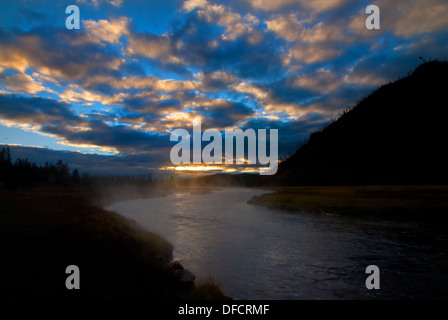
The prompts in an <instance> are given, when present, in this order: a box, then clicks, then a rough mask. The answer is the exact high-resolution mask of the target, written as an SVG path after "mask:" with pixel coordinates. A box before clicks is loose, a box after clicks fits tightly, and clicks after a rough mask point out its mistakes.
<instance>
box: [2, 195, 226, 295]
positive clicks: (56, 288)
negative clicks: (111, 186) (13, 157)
mask: <svg viewBox="0 0 448 320" xmlns="http://www.w3.org/2000/svg"><path fill="white" fill-rule="evenodd" d="M97 198H98V194H95V192H93V191H89V192H86V191H83V190H82V189H80V188H61V187H59V188H57V187H34V188H28V189H18V190H15V191H11V190H5V189H0V203H1V210H0V252H1V260H2V263H1V264H0V265H1V267H0V268H1V271H2V276H3V278H2V283H1V288H2V291H3V292H5V293H8V296H9V298H11V299H16V298H20V299H23V298H32V299H42V300H46V299H51V301H55V300H58V299H66V298H69V299H86V298H87V299H89V298H94V299H101V300H104V299H105V300H116V299H120V300H123V299H125V300H145V301H149V300H148V299H189V298H196V299H203V298H208V299H220V298H224V296H223V294H222V293H221V291H220V290H219V288H217V287H216V286H215V285H214V284H213V283H210V284H203V285H201V286H197V287H196V286H186V285H185V284H182V283H180V282H179V281H178V280H177V279H176V278H175V277H174V276H173V275H172V274H171V273H169V272H168V270H167V269H166V265H167V264H168V263H169V262H170V260H171V259H172V246H171V244H169V243H168V242H167V241H165V240H164V239H162V238H161V237H160V236H158V235H156V234H153V233H150V232H147V231H145V230H143V229H142V228H139V226H138V225H136V223H135V222H134V221H132V220H129V219H126V218H123V217H121V216H120V215H118V214H115V213H113V212H108V211H106V210H103V209H101V208H100V207H98V206H96V205H94V203H95V202H96V201H97ZM72 264H73V265H77V266H78V267H79V269H80V275H81V277H80V279H81V290H67V289H66V288H65V280H66V278H67V277H68V275H67V274H65V269H66V267H67V266H69V265H72ZM202 292H204V293H206V295H205V294H201V293H202Z"/></svg>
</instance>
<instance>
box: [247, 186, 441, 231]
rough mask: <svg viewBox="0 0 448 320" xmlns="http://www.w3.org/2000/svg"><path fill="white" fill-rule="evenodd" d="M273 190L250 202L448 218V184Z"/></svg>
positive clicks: (343, 212) (283, 207)
mask: <svg viewBox="0 0 448 320" xmlns="http://www.w3.org/2000/svg"><path fill="white" fill-rule="evenodd" d="M271 190H272V191H274V193H270V194H265V195H261V196H257V197H254V198H253V199H251V200H250V201H249V203H251V204H255V205H260V206H264V207H268V208H272V209H280V210H287V211H289V212H301V211H309V212H316V213H333V214H340V215H355V216H360V215H362V216H382V217H394V218H398V219H422V220H428V221H429V220H432V221H433V222H436V223H437V222H440V221H444V222H447V221H448V218H447V215H448V186H359V187H356V186H355V187H353V186H342V187H336V186H323V187H277V188H272V189H271Z"/></svg>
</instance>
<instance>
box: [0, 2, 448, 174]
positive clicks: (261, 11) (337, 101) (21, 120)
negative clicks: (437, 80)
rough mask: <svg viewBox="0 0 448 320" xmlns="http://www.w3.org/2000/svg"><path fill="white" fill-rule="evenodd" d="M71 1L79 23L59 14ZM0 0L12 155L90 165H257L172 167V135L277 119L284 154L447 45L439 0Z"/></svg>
mask: <svg viewBox="0 0 448 320" xmlns="http://www.w3.org/2000/svg"><path fill="white" fill-rule="evenodd" d="M73 4H75V5H77V6H78V7H79V10H80V19H81V23H80V29H79V30H76V29H72V30H68V29H67V28H66V25H65V22H66V19H67V17H68V16H69V14H66V13H65V9H66V7H67V6H68V5H73ZM0 5H1V10H0V144H2V145H11V146H14V147H15V148H16V149H14V150H16V151H17V152H16V154H14V152H13V157H14V156H19V155H20V156H22V157H24V156H27V157H29V158H30V159H31V160H32V161H36V162H38V163H39V162H40V163H42V162H45V160H46V159H49V158H50V159H53V158H54V157H59V156H60V157H61V158H62V159H63V160H64V161H66V162H68V163H69V164H70V166H71V167H72V168H74V167H81V168H82V169H83V170H85V171H86V172H89V171H90V172H91V173H101V174H119V175H125V174H138V175H143V174H146V173H153V174H154V175H158V174H161V175H163V174H165V175H166V174H181V173H183V174H188V173H194V174H197V173H198V172H199V173H204V172H207V173H211V172H251V170H252V171H253V168H251V167H249V166H247V165H240V166H211V167H209V168H204V167H203V166H197V167H196V168H192V167H189V168H188V167H185V166H183V168H184V169H189V170H186V171H183V170H176V169H175V167H174V166H173V165H172V164H171V162H170V157H169V156H170V150H171V148H172V147H173V145H174V142H171V141H170V133H171V132H172V131H173V130H174V129H176V128H185V129H187V130H190V131H191V128H192V124H193V121H194V120H197V121H198V120H200V121H201V122H202V127H203V129H207V128H215V129H218V130H221V131H223V130H225V129H231V128H242V129H247V128H253V129H255V130H257V129H268V130H269V129H278V135H279V154H280V155H282V156H287V155H289V154H291V153H293V152H294V151H295V150H296V149H297V148H298V147H299V146H300V145H301V144H302V143H304V142H305V141H306V140H307V138H308V137H309V135H310V134H311V133H312V132H314V131H316V130H320V129H322V128H323V127H325V125H327V124H328V123H329V122H330V121H332V120H334V119H336V118H337V117H338V115H339V114H340V113H341V112H342V111H343V110H346V109H347V108H351V107H353V106H355V105H356V102H357V101H359V100H360V99H361V98H362V97H363V96H365V95H367V94H369V93H370V92H372V91H373V90H375V89H377V88H378V87H380V86H381V85H383V84H385V83H387V82H390V81H394V80H396V79H398V78H399V77H402V76H406V75H407V74H408V73H409V72H412V70H413V69H414V68H415V67H416V66H418V65H419V64H420V63H421V62H422V59H421V58H423V60H430V59H446V58H447V56H448V19H447V17H448V2H447V1H446V0H429V1H417V0H378V1H373V0H371V1H359V0H353V1H351V0H316V1H308V0H277V1H273V0H229V1H214V0H186V1H183V0H164V1H142V0H136V1H135V0H134V1H131V0H70V1H45V0H34V1H33V0H30V1H3V0H2V1H0ZM368 5H377V6H378V8H379V9H380V29H379V30H375V29H373V30H368V29H367V28H366V26H365V21H366V19H367V18H368V16H369V14H366V12H365V11H366V7H367V6H368ZM420 57H421V58H420ZM50 155H51V156H50ZM178 169H179V168H178ZM191 169H195V170H191Z"/></svg>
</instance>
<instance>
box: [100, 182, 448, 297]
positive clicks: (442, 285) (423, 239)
mask: <svg viewBox="0 0 448 320" xmlns="http://www.w3.org/2000/svg"><path fill="white" fill-rule="evenodd" d="M263 193H266V191H262V190H251V189H235V188H231V189H223V190H220V191H217V192H214V193H211V194H206V195H190V194H188V193H177V194H175V195H172V196H168V197H165V198H155V199H144V200H132V201H125V202H120V203H115V204H113V205H111V206H110V207H109V208H108V209H109V210H114V211H116V212H118V213H120V214H122V215H123V216H125V217H128V218H131V219H134V220H136V221H137V223H139V224H140V225H141V226H143V227H144V228H146V229H148V230H150V231H153V232H156V233H158V234H160V235H162V236H163V237H164V238H165V239H167V240H168V241H170V242H171V243H172V244H173V245H174V256H175V258H176V259H178V260H180V261H181V262H182V263H183V264H184V265H185V266H186V267H187V268H188V269H189V270H191V271H193V272H194V273H196V274H197V276H198V278H199V280H201V279H207V278H208V277H212V278H213V279H215V281H216V282H217V283H218V284H220V286H221V287H222V289H223V291H224V292H225V293H226V294H227V295H229V296H232V297H234V298H238V299H370V298H378V297H379V298H392V299H396V298H443V297H445V298H446V297H447V289H446V288H447V284H448V275H447V274H446V272H445V266H446V265H447V262H448V260H447V254H446V249H445V248H447V246H446V244H447V238H446V235H445V233H441V234H437V235H434V234H430V233H427V232H426V233H425V231H424V230H421V228H418V227H417V226H415V225H411V224H405V223H392V222H387V221H374V220H367V221H366V220H359V219H353V218H344V217H339V216H331V215H324V214H318V215H315V214H307V213H302V214H296V215H291V214H283V213H279V212H275V211H272V210H268V209H265V208H260V207H256V206H252V205H249V204H247V203H246V201H247V200H249V199H250V198H251V197H252V196H254V195H260V194H263ZM430 239H436V240H437V241H435V242H434V241H432V240H430ZM370 264H375V265H378V266H379V267H380V269H381V285H382V288H381V290H379V291H368V290H367V289H365V286H364V282H365V279H366V275H365V273H364V272H365V268H366V266H367V265H370Z"/></svg>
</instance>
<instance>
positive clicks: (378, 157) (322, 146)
mask: <svg viewBox="0 0 448 320" xmlns="http://www.w3.org/2000/svg"><path fill="white" fill-rule="evenodd" d="M447 109H448V62H440V61H431V62H426V63H424V64H422V65H420V66H419V67H418V68H417V69H415V71H414V72H413V73H412V74H410V75H409V76H407V77H405V78H402V79H400V80H397V81H395V82H393V83H389V84H386V85H384V86H382V87H381V88H379V89H378V90H376V91H374V92H373V93H372V94H370V95H369V96H367V97H366V98H364V99H363V100H362V101H361V102H360V103H359V104H358V105H357V106H356V107H354V108H353V109H352V110H350V111H349V112H346V113H345V114H344V115H342V116H341V117H340V118H339V119H338V120H337V121H335V122H333V123H331V124H330V125H329V126H328V127H327V128H325V129H324V130H322V131H320V132H317V133H313V134H312V135H311V136H310V138H309V140H308V142H307V143H306V144H305V145H304V146H302V147H301V148H300V149H299V150H297V152H296V153H295V154H294V155H293V156H291V157H290V158H289V159H287V160H286V161H284V162H283V163H281V165H280V166H279V170H278V172H277V174H276V175H275V176H274V179H275V182H276V184H282V185H365V184H448V170H447V165H448V156H447V154H448V141H447V130H448V117H447V116H448V112H447Z"/></svg>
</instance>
